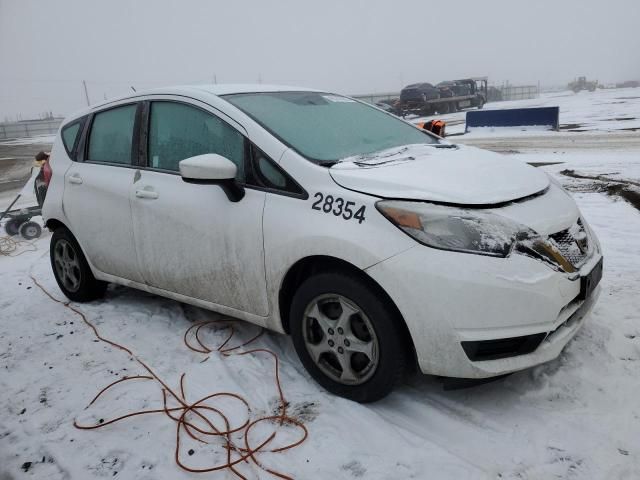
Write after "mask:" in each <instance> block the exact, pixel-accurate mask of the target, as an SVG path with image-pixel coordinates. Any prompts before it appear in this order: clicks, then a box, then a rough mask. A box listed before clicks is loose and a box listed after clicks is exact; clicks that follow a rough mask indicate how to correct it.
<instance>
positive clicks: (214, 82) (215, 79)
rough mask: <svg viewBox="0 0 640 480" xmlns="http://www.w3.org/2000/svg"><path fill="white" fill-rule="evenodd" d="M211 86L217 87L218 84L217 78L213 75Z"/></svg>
mask: <svg viewBox="0 0 640 480" xmlns="http://www.w3.org/2000/svg"><path fill="white" fill-rule="evenodd" d="M213 84H214V85H217V84H218V77H217V76H216V74H215V73H214V74H213Z"/></svg>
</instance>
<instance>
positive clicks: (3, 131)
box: [0, 118, 63, 140]
mask: <svg viewBox="0 0 640 480" xmlns="http://www.w3.org/2000/svg"><path fill="white" fill-rule="evenodd" d="M62 120H63V119H62V118H51V119H47V120H26V121H24V122H13V123H0V140H8V139H11V138H23V137H37V136H39V135H53V134H55V133H56V132H57V131H58V127H59V126H60V124H61V123H62Z"/></svg>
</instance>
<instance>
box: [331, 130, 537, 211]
mask: <svg viewBox="0 0 640 480" xmlns="http://www.w3.org/2000/svg"><path fill="white" fill-rule="evenodd" d="M329 173H330V174H331V177H332V178H333V180H334V181H335V182H336V183H337V184H338V185H340V186H342V187H344V188H348V189H350V190H355V191H358V192H362V193H368V194H371V195H376V196H379V197H384V198H398V199H410V200H429V201H433V202H446V203H454V204H464V205H490V204H495V203H502V202H508V201H512V200H517V199H519V198H523V197H527V196H529V195H533V194H535V193H539V192H541V191H542V190H544V189H545V188H547V187H548V186H549V179H548V178H547V176H546V175H545V174H544V172H542V171H540V170H539V169H537V168H534V167H532V166H530V165H527V164H526V163H524V162H521V161H519V160H514V159H513V158H509V157H507V156H504V155H500V154H497V153H493V152H489V151H486V150H481V149H479V148H474V147H467V146H462V145H452V144H446V143H441V144H433V145H407V146H404V147H396V148H392V149H388V150H384V151H381V152H376V153H374V154H370V155H358V156H354V157H349V158H345V159H344V160H341V161H340V162H338V163H336V164H335V165H333V166H332V167H331V168H330V169H329Z"/></svg>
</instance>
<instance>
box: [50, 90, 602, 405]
mask: <svg viewBox="0 0 640 480" xmlns="http://www.w3.org/2000/svg"><path fill="white" fill-rule="evenodd" d="M50 166H51V169H52V171H53V175H52V179H51V182H50V184H49V188H48V193H47V197H46V201H45V204H44V210H43V216H44V218H45V221H46V225H47V227H49V228H50V229H51V230H52V231H53V236H52V239H51V263H52V267H53V271H54V274H55V277H56V279H57V281H58V284H59V286H60V288H61V289H62V291H63V292H64V293H65V295H66V296H67V297H68V298H69V299H71V300H73V301H89V300H93V299H96V298H98V297H100V296H102V295H103V294H104V292H105V287H106V284H107V282H113V283H118V284H122V285H127V286H131V287H134V288H139V289H141V290H145V291H148V292H152V293H156V294H159V295H163V296H166V297H169V298H173V299H176V300H179V301H181V302H186V303H190V304H193V305H197V306H200V307H203V308H207V309H210V310H214V311H217V312H220V313H222V314H225V315H230V316H233V317H237V318H241V319H244V320H246V321H249V322H252V323H255V324H258V325H262V326H264V327H266V328H269V329H272V330H275V331H278V332H286V333H289V334H291V336H292V337H293V343H294V345H295V348H296V350H297V353H298V355H299V356H300V360H301V361H302V363H303V364H304V366H305V367H306V369H307V370H308V371H309V373H310V374H311V376H313V377H314V378H315V379H316V380H317V381H318V382H319V383H320V384H321V385H322V386H324V387H325V388H326V389H327V390H330V391H331V392H334V393H336V394H338V395H342V396H344V397H347V398H350V399H353V400H357V401H360V402H366V401H373V400H377V399H379V398H381V397H383V396H384V395H386V394H387V393H389V392H390V391H391V389H392V388H393V386H394V384H395V383H396V382H397V380H398V379H399V378H400V377H401V376H402V374H403V372H404V371H406V370H407V369H409V368H411V367H413V366H417V367H419V369H420V370H421V371H422V372H424V373H428V374H433V375H439V376H446V377H461V378H487V377H494V376H498V375H503V374H507V373H510V372H514V371H517V370H521V369H524V368H527V367H531V366H533V365H538V364H540V363H542V362H546V361H548V360H551V359H553V358H555V357H557V356H558V355H559V353H560V352H561V350H562V349H563V347H564V346H565V345H566V344H567V342H568V341H569V340H570V339H571V338H572V337H573V336H574V334H575V333H576V331H577V330H578V328H579V327H580V326H581V324H582V320H583V317H584V316H585V315H586V313H587V312H588V311H589V309H590V308H591V306H592V305H593V303H594V302H595V299H596V298H597V295H598V293H599V287H598V286H597V285H598V282H599V280H600V278H601V275H602V255H601V252H600V246H599V244H598V241H597V239H596V237H595V235H594V234H593V232H592V231H591V229H590V228H589V226H588V224H587V222H586V221H585V219H584V218H583V217H582V216H581V215H580V212H579V211H578V208H577V207H576V204H575V202H574V201H573V200H572V198H571V197H570V196H569V195H568V194H567V193H566V192H565V191H564V190H563V189H562V188H561V187H560V185H559V184H558V183H556V182H554V181H553V180H551V178H550V177H548V176H547V175H546V174H545V173H544V172H543V171H541V170H539V169H536V168H533V167H531V166H529V165H526V164H524V163H522V162H521V161H519V160H516V159H513V158H509V157H506V156H502V155H498V154H494V153H491V152H487V151H482V150H478V149H475V148H470V147H465V146H460V145H455V144H451V143H448V142H446V141H444V140H442V139H441V138H438V137H435V136H433V135H431V134H428V133H426V132H425V131H423V130H420V129H418V128H416V127H415V126H413V125H411V124H409V123H407V122H405V121H403V120H401V119H399V118H396V117H395V116H393V115H390V114H388V113H386V112H384V111H382V110H380V109H377V108H375V107H372V106H370V105H367V104H364V103H361V102H359V101H356V100H353V99H351V98H347V97H344V96H340V95H336V94H331V93H325V92H322V91H316V90H309V89H303V88H287V87H270V86H265V85H246V86H238V85H228V86H224V85H216V86H193V87H175V88H167V89H162V90H155V91H149V92H146V93H138V94H135V95H133V96H131V97H127V98H122V99H119V100H117V101H111V102H107V103H104V104H102V105H99V106H95V107H92V108H90V109H88V110H86V111H84V112H81V113H79V114H77V115H74V116H72V117H71V118H70V119H68V120H67V121H66V122H65V123H64V124H63V126H62V127H61V129H60V133H59V134H58V138H57V140H56V142H55V145H54V147H53V151H52V155H51V160H50Z"/></svg>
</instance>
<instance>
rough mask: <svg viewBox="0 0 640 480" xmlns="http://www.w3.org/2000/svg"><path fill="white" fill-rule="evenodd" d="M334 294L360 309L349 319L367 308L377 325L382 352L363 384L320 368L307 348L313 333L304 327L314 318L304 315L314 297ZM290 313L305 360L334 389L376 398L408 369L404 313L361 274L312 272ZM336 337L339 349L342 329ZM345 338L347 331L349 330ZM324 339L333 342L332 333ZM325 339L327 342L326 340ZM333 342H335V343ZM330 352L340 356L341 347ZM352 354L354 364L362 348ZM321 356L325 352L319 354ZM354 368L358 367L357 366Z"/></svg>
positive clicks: (293, 332)
mask: <svg viewBox="0 0 640 480" xmlns="http://www.w3.org/2000/svg"><path fill="white" fill-rule="evenodd" d="M332 295H339V296H340V297H343V298H345V299H347V300H348V301H349V302H351V304H352V305H353V306H356V307H357V308H358V309H359V311H358V313H356V314H355V320H354V316H351V317H350V320H348V322H354V321H361V319H360V318H359V316H360V315H361V313H362V314H364V316H365V317H366V318H367V321H368V322H369V324H370V325H371V326H372V327H373V330H374V333H375V336H374V341H375V345H376V349H375V352H376V357H377V358H376V361H375V362H372V363H371V365H372V366H371V368H370V369H369V372H368V374H367V375H366V379H364V378H363V379H362V383H359V384H345V383H343V382H340V381H336V380H335V379H334V378H331V376H329V375H328V374H327V373H325V372H324V371H323V370H322V369H321V368H320V366H319V365H318V364H317V363H316V361H315V360H314V359H313V358H312V356H311V354H310V352H309V350H308V348H307V343H308V342H307V341H306V338H305V337H307V336H308V335H309V333H307V332H305V328H308V326H309V322H313V321H314V320H311V318H312V317H310V316H309V315H307V319H305V312H308V309H309V308H310V307H311V306H312V305H314V304H316V303H315V302H317V301H318V298H322V297H324V296H329V297H330V296H332ZM289 318H290V319H291V320H290V321H291V323H290V325H291V336H292V339H293V344H294V346H295V349H296V351H297V353H298V356H299V358H300V361H301V362H302V364H303V365H304V367H305V368H306V369H307V371H308V372H309V373H310V374H311V376H312V377H313V378H314V379H315V380H316V381H317V382H318V383H319V384H320V385H322V386H323V387H324V388H325V389H327V390H328V391H329V392H331V393H334V394H336V395H339V396H341V397H345V398H348V399H350V400H354V401H356V402H361V403H366V402H374V401H376V400H380V399H381V398H383V397H385V396H386V395H388V394H389V393H390V392H391V391H392V390H393V388H394V386H395V385H396V383H397V382H398V381H399V380H400V379H401V378H402V376H403V374H404V372H405V368H406V362H407V358H408V357H409V356H408V355H407V348H409V347H408V346H407V345H406V344H405V343H406V342H405V341H404V336H403V329H402V326H401V322H402V319H401V318H399V315H398V314H397V312H396V311H395V309H394V308H393V307H392V306H391V305H389V304H388V303H387V302H386V301H385V300H383V299H381V298H380V295H379V293H378V292H375V291H374V290H373V289H372V288H370V287H369V286H368V285H367V284H366V282H364V281H363V280H362V279H360V278H358V277H357V276H356V275H353V274H345V273H320V274H317V275H314V276H313V277H310V278H308V279H307V280H305V281H304V282H303V283H302V285H300V287H299V288H298V291H297V292H296V294H295V296H294V297H293V302H292V304H291V310H290V317H289ZM318 323H319V322H318ZM305 325H306V326H305ZM351 326H353V327H354V330H355V325H353V324H352V323H350V328H351ZM340 333H342V332H340ZM322 335H323V338H324V335H325V334H324V333H322ZM332 335H333V333H332ZM331 338H334V339H335V340H336V347H335V348H336V349H338V350H340V349H339V348H338V347H337V345H340V344H341V343H340V342H341V341H344V340H340V339H339V337H338V336H337V331H336V336H335V337H331ZM341 338H342V339H344V338H347V337H346V335H345V336H344V337H341ZM325 340H326V341H327V342H328V344H331V342H330V338H328V337H327V338H326V339H325ZM320 343H323V340H321V341H320V342H319V344H320ZM344 345H349V343H347V342H346V341H344ZM331 346H332V347H333V344H331ZM326 348H329V347H326ZM344 348H345V350H347V349H348V347H344ZM340 353H342V352H340ZM325 354H328V355H329V356H331V355H335V356H334V358H336V357H337V353H334V352H331V351H328V352H325V353H322V354H321V355H325ZM347 355H348V358H349V360H348V361H349V364H350V366H353V364H354V362H355V360H354V355H357V353H348V354H347ZM343 356H344V355H343ZM319 358H322V357H321V356H319ZM325 358H326V357H325ZM360 358H362V357H360ZM364 358H366V357H364ZM325 361H326V360H325ZM374 365H375V367H374ZM351 371H352V372H353V370H351Z"/></svg>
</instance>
